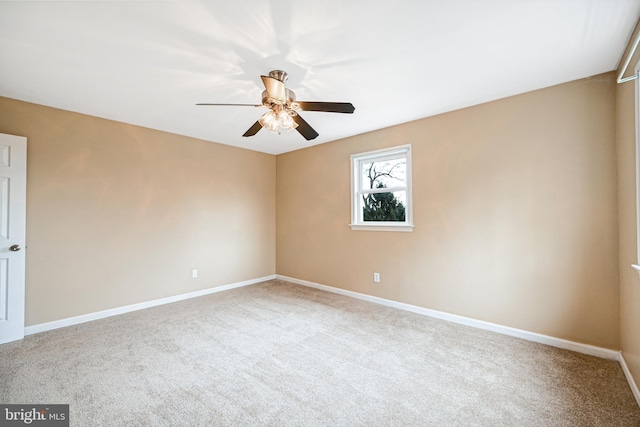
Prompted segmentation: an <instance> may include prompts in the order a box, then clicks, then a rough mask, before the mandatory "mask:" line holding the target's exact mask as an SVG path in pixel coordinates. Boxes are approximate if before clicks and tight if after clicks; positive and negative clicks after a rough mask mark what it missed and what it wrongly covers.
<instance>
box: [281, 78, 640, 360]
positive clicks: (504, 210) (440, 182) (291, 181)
mask: <svg viewBox="0 0 640 427" xmlns="http://www.w3.org/2000/svg"><path fill="white" fill-rule="evenodd" d="M615 90H616V88H615V77H614V76H613V74H604V75H600V76H596V77H593V78H590V79H585V80H580V81H576V82H572V83H568V84H563V85H560V86H555V87H551V88H547V89H543V90H538V91H535V92H531V93H527V94H524V95H519V96H515V97H511V98H507V99H503V100H499V101H496V102H492V103H488V104H484V105H480V106H476V107H472V108H468V109H464V110H460V111H455V112H451V113H447V114H443V115H440V116H436V117H431V118H427V119H423V120H419V121H415V122H412V123H408V124H403V125H400V126H396V127H392V128H388V129H383V130H380V131H376V132H371V133H367V134H363V135H359V136H355V137H352V138H347V139H344V140H340V141H336V142H333V143H328V144H323V145H319V146H315V147H311V148H308V149H304V150H299V151H295V152H291V153H287V154H283V155H279V156H278V157H277V173H278V178H277V202H276V209H277V215H276V218H277V237H276V242H277V268H276V270H277V272H278V274H282V275H285V276H290V277H294V278H298V279H304V280H309V281H312V282H317V283H321V284H325V285H330V286H335V287H339V288H344V289H348V290H352V291H356V292H361V293H365V294H369V295H375V296H379V297H383V298H388V299H391V300H396V301H401V302H405V303H409V304H414V305H418V306H423V307H428V308H431V309H435V310H441V311H444V312H448V313H454V314H458V315H462V316H468V317H471V318H475V319H480V320H484V321H489V322H494V323H498V324H501V325H506V326H510V327H514V328H520V329H524V330H528V331H533V332H537V333H541V334H546V335H550V336H554V337H558V338H564V339H568V340H573V341H578V342H584V343H589V344H593V345H597V346H602V347H607V348H612V349H618V348H619V310H618V308H619V306H618V257H617V253H618V246H617V245H618V242H617V205H616V204H617V181H616V145H615ZM356 114H357V111H356ZM408 143H410V144H412V146H413V170H414V172H413V184H414V189H413V196H414V218H415V230H414V232H412V233H399V232H396V233H394V232H367V231H352V230H351V229H350V228H349V227H348V226H347V225H348V223H349V218H350V202H349V200H350V196H349V156H350V155H351V154H354V153H359V152H364V151H368V150H374V149H379V148H385V147H391V146H395V145H400V144H408ZM374 271H376V272H380V274H381V278H382V281H381V283H379V284H376V283H373V280H372V276H373V272H374ZM638 300H639V301H640V299H638Z"/></svg>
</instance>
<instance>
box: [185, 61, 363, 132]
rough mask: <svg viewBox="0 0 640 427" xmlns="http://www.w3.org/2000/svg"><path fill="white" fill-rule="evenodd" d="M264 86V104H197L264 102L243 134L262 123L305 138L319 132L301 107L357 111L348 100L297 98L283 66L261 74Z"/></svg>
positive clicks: (313, 109) (334, 110)
mask: <svg viewBox="0 0 640 427" xmlns="http://www.w3.org/2000/svg"><path fill="white" fill-rule="evenodd" d="M260 78H261V79H262V83H264V87H265V90H264V91H263V92H262V104H205V103H202V104H196V105H225V106H228V105H235V106H255V107H261V106H264V107H266V108H268V109H269V111H267V112H266V113H265V114H263V115H262V117H260V118H259V119H258V121H257V122H255V123H254V124H253V126H251V127H250V128H249V129H248V130H247V131H246V132H245V133H244V134H243V135H242V136H246V137H248V136H253V135H255V134H256V133H258V131H259V130H260V129H262V128H263V127H264V128H265V129H267V130H268V131H271V132H273V133H277V134H281V133H282V131H284V132H289V131H291V130H293V129H295V130H297V131H298V133H300V135H302V136H303V137H304V138H305V139H306V140H308V141H309V140H312V139H315V138H316V137H318V132H316V131H315V130H314V129H313V128H312V127H311V126H310V125H309V124H308V123H307V122H306V121H305V120H304V119H303V118H302V117H301V116H300V114H298V111H300V110H302V111H323V112H327V113H346V114H352V113H353V112H354V111H355V108H354V106H353V104H351V103H349V102H309V101H296V94H295V93H294V92H293V91H292V90H290V89H287V88H286V87H285V86H284V82H285V81H287V78H288V75H287V73H286V72H284V71H282V70H273V71H271V72H269V76H260Z"/></svg>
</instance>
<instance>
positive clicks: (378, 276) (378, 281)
mask: <svg viewBox="0 0 640 427" xmlns="http://www.w3.org/2000/svg"><path fill="white" fill-rule="evenodd" d="M373 281H374V282H376V283H380V273H373Z"/></svg>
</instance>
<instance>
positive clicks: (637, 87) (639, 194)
mask: <svg viewBox="0 0 640 427" xmlns="http://www.w3.org/2000/svg"><path fill="white" fill-rule="evenodd" d="M635 72H636V75H638V73H639V72H640V61H638V63H636V67H635ZM638 80H639V79H635V81H634V94H635V112H634V114H635V115H634V117H635V120H634V122H635V126H636V135H635V136H636V144H635V148H636V248H637V259H636V264H631V267H633V268H634V269H635V270H636V271H638V273H640V94H639V93H638V92H640V83H639V82H638Z"/></svg>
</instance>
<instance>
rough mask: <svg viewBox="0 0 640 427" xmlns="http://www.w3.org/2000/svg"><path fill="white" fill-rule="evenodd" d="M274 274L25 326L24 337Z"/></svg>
mask: <svg viewBox="0 0 640 427" xmlns="http://www.w3.org/2000/svg"><path fill="white" fill-rule="evenodd" d="M275 278H276V275H275V274H272V275H270V276H265V277H259V278H257V279H251V280H245V281H243V282H236V283H231V284H228V285H222V286H216V287H214V288H208V289H203V290H200V291H194V292H189V293H186V294H180V295H174V296H171V297H166V298H159V299H155V300H151V301H145V302H141V303H137V304H131V305H126V306H124V307H117V308H111V309H109V310H103V311H98V312H95V313H89V314H83V315H81V316H75V317H68V318H66V319H60V320H54V321H53V322H47V323H40V324H37V325H32V326H27V327H26V328H24V334H25V335H32V334H37V333H39V332H44V331H50V330H52V329H58V328H64V327H65V326H72V325H77V324H80V323H85V322H91V321H92V320H98V319H104V318H105V317H110V316H116V315H118V314H124V313H130V312H132V311H137V310H143V309H145V308H151V307H156V306H158V305H163V304H169V303H172V302H178V301H183V300H186V299H190V298H197V297H201V296H204V295H209V294H214V293H216V292H222V291H227V290H229V289H235V288H240V287H242V286H249V285H254V284H256V283H260V282H264V281H267V280H273V279H275Z"/></svg>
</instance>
